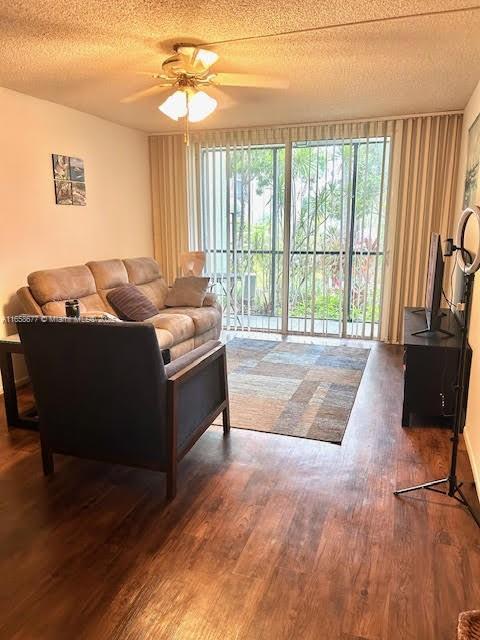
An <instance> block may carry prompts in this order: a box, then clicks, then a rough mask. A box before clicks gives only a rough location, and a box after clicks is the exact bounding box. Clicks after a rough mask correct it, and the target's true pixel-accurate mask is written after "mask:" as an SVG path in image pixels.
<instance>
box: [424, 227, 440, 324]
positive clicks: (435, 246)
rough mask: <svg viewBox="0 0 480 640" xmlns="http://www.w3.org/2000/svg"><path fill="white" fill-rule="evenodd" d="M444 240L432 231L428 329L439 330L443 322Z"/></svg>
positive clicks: (429, 260) (428, 287)
mask: <svg viewBox="0 0 480 640" xmlns="http://www.w3.org/2000/svg"><path fill="white" fill-rule="evenodd" d="M443 264H444V263H443V254H442V241H441V238H440V235H439V234H438V233H432V237H431V239H430V253H429V258H428V271H427V291H426V295H425V316H426V319H427V330H428V331H438V330H439V329H440V325H441V322H442V312H441V311H440V306H441V302H442V290H443Z"/></svg>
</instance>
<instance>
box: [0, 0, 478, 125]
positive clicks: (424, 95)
mask: <svg viewBox="0 0 480 640" xmlns="http://www.w3.org/2000/svg"><path fill="white" fill-rule="evenodd" d="M472 4H473V1H472V0H471V1H470V2H468V1H462V0H356V1H353V0H352V1H350V2H346V1H345V0H328V1H325V0H320V1H317V2H316V3H311V2H303V3H295V2H292V1H291V0H258V1H257V2H256V3H254V2H252V1H251V0H208V2H192V1H191V0H177V1H176V2H171V1H170V2H165V1H163V0H122V1H121V2H120V1H119V0H106V1H105V0H16V1H15V2H11V3H3V6H2V8H1V9H0V36H1V37H0V85H1V86H4V87H7V88H10V89H14V90H17V91H21V92H23V93H26V94H29V95H33V96H37V97H39V98H44V99H47V100H51V101H53V102H57V103H60V104H63V105H67V106H70V107H73V108H76V109H80V110H81V111H85V112H87V113H92V114H95V115H97V116H100V117H102V118H106V119H108V120H112V121H114V122H118V123H121V124H125V125H127V126H131V127H135V128H138V129H142V130H144V131H150V132H153V131H158V132H160V131H168V130H174V129H177V130H178V124H176V123H174V122H172V121H170V120H168V119H167V118H166V117H165V116H163V115H162V114H161V113H160V112H159V111H158V109H157V106H158V104H159V103H160V102H162V101H163V98H162V97H159V96H156V97H151V98H148V99H144V100H142V101H141V102H138V103H134V104H122V103H121V102H120V100H121V98H122V97H124V96H126V95H129V94H130V93H133V92H134V91H138V90H141V89H144V88H147V87H149V86H150V85H151V84H153V83H154V80H152V79H151V78H150V77H149V76H148V75H141V74H139V73H137V72H139V71H152V72H155V71H159V69H160V65H161V62H162V60H163V59H164V58H165V57H166V56H167V55H168V54H169V53H170V46H171V44H172V43H174V42H178V41H187V42H188V41H193V42H217V41H219V40H227V39H231V38H239V37H249V36H254V35H258V34H273V33H278V32H283V31H290V30H294V29H306V28H310V27H321V26H325V25H341V24H345V23H347V22H359V21H363V20H372V19H373V20H375V19H379V18H385V17H392V16H399V15H406V14H419V13H425V12H437V11H445V10H451V9H460V8H465V7H469V6H471V5H472ZM479 33H480V11H479V10H474V9H469V10H465V11H462V12H458V13H449V14H442V15H435V16H418V15H414V16H413V17H409V18H404V19H401V20H395V21H382V22H376V23H370V24H355V25H350V26H340V27H335V28H328V29H324V30H321V31H317V32H314V33H312V32H310V33H305V34H302V35H286V36H282V37H273V38H265V39H253V40H247V41H242V42H234V43H230V44H218V45H216V46H212V47H211V48H212V49H213V50H215V51H217V53H218V54H219V55H220V61H219V62H218V63H217V64H216V65H215V67H214V69H216V70H218V71H237V72H244V73H245V72H254V73H261V74H271V75H276V76H281V77H284V78H287V79H288V80H289V82H290V86H289V88H288V89H287V90H276V91H272V90H265V89H240V88H235V89H234V88H229V89H224V91H225V93H227V94H228V98H229V99H228V100H222V99H221V98H220V106H221V107H223V108H220V109H218V110H217V111H216V112H215V113H214V114H213V115H212V116H210V118H208V119H207V120H205V121H204V122H203V123H200V125H197V128H217V127H235V126H246V125H261V124H282V123H283V124H286V123H294V122H310V121H312V122H313V121H324V120H332V119H343V118H354V117H370V116H381V115H399V114H406V113H420V112H430V111H441V110H450V109H462V108H463V107H464V106H465V104H466V103H467V101H468V98H469V97H470V95H471V93H472V91H473V89H474V88H475V86H476V84H477V82H478V80H479V76H480V73H479V71H480V37H479V36H478V34H479ZM165 95H168V94H165Z"/></svg>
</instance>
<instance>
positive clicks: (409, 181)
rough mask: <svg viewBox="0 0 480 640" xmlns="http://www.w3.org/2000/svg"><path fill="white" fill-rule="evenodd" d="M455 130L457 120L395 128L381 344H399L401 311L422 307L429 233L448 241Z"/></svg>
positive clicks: (401, 123) (410, 122) (418, 120)
mask: <svg viewBox="0 0 480 640" xmlns="http://www.w3.org/2000/svg"><path fill="white" fill-rule="evenodd" d="M461 130H462V116H461V115H459V114H455V115H439V116H426V117H415V118H408V119H404V120H397V121H396V122H395V131H394V135H393V156H392V171H391V181H390V202H389V212H388V223H387V224H388V226H387V239H386V264H385V282H384V296H383V304H382V320H381V338H382V340H384V341H386V342H393V343H399V342H402V338H403V336H402V333H403V308H404V307H416V306H418V307H421V306H423V305H424V300H425V285H426V275H427V263H428V247H429V241H430V235H431V233H432V232H433V231H436V232H438V233H440V234H441V236H442V240H444V239H445V238H447V237H449V236H451V235H452V231H453V223H454V218H455V186H456V183H457V181H456V175H457V169H458V155H459V150H460V140H461ZM446 264H447V268H446V275H445V288H446V290H447V295H448V289H449V276H450V265H449V264H448V262H447V263H446Z"/></svg>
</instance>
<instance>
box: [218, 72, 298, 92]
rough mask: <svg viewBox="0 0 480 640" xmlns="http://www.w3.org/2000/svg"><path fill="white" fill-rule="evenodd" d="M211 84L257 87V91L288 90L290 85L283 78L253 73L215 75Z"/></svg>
mask: <svg viewBox="0 0 480 640" xmlns="http://www.w3.org/2000/svg"><path fill="white" fill-rule="evenodd" d="M213 82H214V83H215V84H220V85H224V86H226V87H258V88H259V89H260V88H261V89H288V86H289V84H290V83H289V81H288V80H286V79H285V78H278V77H277V78H275V77H272V76H261V75H256V74H253V73H216V74H215V78H214V79H213Z"/></svg>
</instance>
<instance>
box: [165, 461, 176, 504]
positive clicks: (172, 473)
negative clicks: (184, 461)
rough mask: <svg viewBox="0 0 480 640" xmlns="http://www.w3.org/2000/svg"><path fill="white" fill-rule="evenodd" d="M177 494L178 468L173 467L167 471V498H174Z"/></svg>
mask: <svg viewBox="0 0 480 640" xmlns="http://www.w3.org/2000/svg"><path fill="white" fill-rule="evenodd" d="M176 495H177V469H176V467H173V468H172V469H169V470H168V471H167V500H173V499H174V498H175V496H176Z"/></svg>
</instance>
